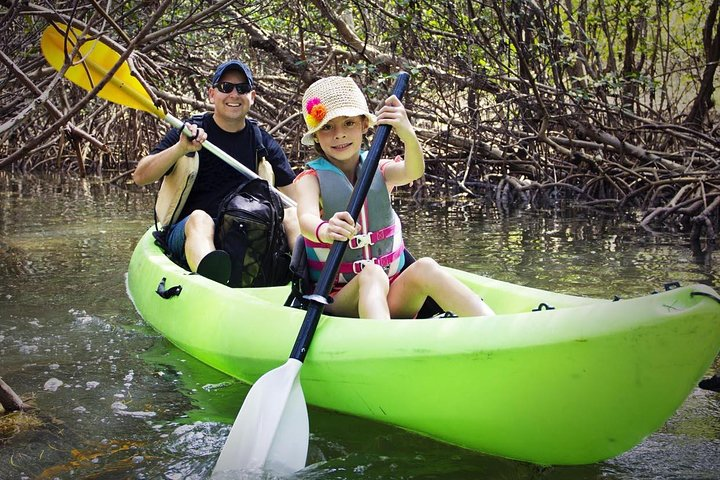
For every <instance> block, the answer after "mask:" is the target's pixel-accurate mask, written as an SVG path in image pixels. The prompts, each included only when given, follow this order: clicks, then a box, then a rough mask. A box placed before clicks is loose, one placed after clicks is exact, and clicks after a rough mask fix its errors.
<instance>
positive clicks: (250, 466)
mask: <svg viewBox="0 0 720 480" xmlns="http://www.w3.org/2000/svg"><path fill="white" fill-rule="evenodd" d="M301 366H302V362H300V361H299V360H296V359H293V358H291V359H289V360H288V361H287V362H286V363H285V364H284V365H282V366H280V367H278V368H276V369H274V370H271V371H269V372H268V373H266V374H265V375H263V376H262V377H260V379H259V380H258V381H257V382H256V383H255V384H254V385H253V386H252V388H251V389H250V391H249V392H248V395H247V397H246V398H245V402H243V405H242V407H241V408H240V412H239V413H238V415H237V418H236V419H235V423H234V424H233V426H232V429H231V430H230V434H229V435H228V437H227V440H226V441H225V445H224V446H223V449H222V451H221V452H220V456H219V457H218V460H217V463H216V464H215V469H214V470H213V473H212V476H213V478H217V477H218V476H220V475H221V476H222V477H227V478H230V477H229V476H227V474H228V473H235V474H241V473H246V474H247V473H249V472H256V473H259V472H261V471H266V472H272V473H275V474H280V475H288V474H291V473H293V472H296V471H298V470H300V469H302V468H304V467H305V460H306V458H307V451H308V442H309V437H310V426H309V422H308V414H307V407H306V405H305V396H304V395H303V392H302V387H301V386H300V376H299V372H300V367H301Z"/></svg>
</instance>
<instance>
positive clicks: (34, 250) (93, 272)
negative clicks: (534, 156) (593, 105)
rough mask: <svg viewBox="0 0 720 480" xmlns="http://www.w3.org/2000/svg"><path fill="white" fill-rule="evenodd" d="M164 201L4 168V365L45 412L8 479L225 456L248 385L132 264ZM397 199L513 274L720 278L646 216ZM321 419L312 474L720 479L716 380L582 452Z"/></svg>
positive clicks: (601, 284)
mask: <svg viewBox="0 0 720 480" xmlns="http://www.w3.org/2000/svg"><path fill="white" fill-rule="evenodd" d="M153 200H154V196H153V194H152V193H148V192H142V191H137V190H135V191H126V190H123V189H120V188H117V187H113V186H108V185H103V184H101V183H99V182H98V181H92V180H87V181H80V180H73V181H70V180H65V181H62V180H60V179H57V178H47V177H30V178H21V177H10V176H7V175H4V174H0V358H2V363H1V364H0V365H1V366H0V375H2V377H3V379H4V380H5V381H6V382H8V383H9V384H10V385H11V386H12V387H13V388H14V389H15V391H16V392H17V393H18V394H20V395H21V396H23V397H24V398H29V402H30V403H32V404H33V405H35V406H36V407H37V408H36V410H35V415H36V416H37V417H38V418H39V419H40V420H41V421H42V422H43V424H42V426H41V427H39V428H35V429H32V430H29V431H20V432H17V433H15V434H14V436H12V437H11V438H9V439H7V440H6V441H5V442H4V443H2V444H0V445H2V447H1V448H0V478H1V479H23V478H27V479H30V478H33V479H34V478H39V479H55V478H57V479H70V478H73V479H75V478H85V479H90V478H92V479H118V478H122V479H158V478H160V479H173V480H174V479H204V478H207V477H208V475H209V473H210V472H211V471H212V468H213V465H214V462H215V459H216V457H217V455H218V454H219V451H220V449H221V447H222V445H223V442H224V439H225V436H226V435H227V433H228V431H229V428H230V424H231V423H232V421H233V419H234V416H235V415H236V413H237V410H238V409H239V407H240V405H241V404H242V401H243V398H244V396H245V394H246V393H247V391H248V389H249V387H248V386H246V385H243V384H241V383H239V382H236V381H234V380H232V379H230V378H228V377H226V376H224V375H222V374H220V373H218V372H215V371H214V370H212V369H210V368H209V367H206V366H205V365H203V364H201V363H199V362H197V361H196V360H194V359H193V358H191V357H189V356H187V355H185V354H184V353H182V352H180V351H179V350H177V349H176V348H174V347H173V346H171V345H169V344H168V343H167V342H166V341H165V340H164V339H163V338H162V337H160V336H159V335H158V334H157V333H156V332H155V331H153V330H152V329H151V328H149V327H148V326H146V325H145V324H144V322H143V321H142V319H141V318H140V317H139V315H138V314H137V313H136V312H135V310H134V309H133V307H132V305H131V303H130V301H129V300H128V298H127V295H126V292H125V285H124V282H125V272H126V271H127V263H128V261H129V258H130V254H131V252H132V249H133V248H134V246H135V242H136V241H137V239H138V238H139V237H140V235H141V234H142V233H143V232H144V231H145V230H146V228H147V226H148V224H149V223H150V221H151V213H150V212H151V206H152V202H153ZM398 210H399V213H400V215H401V217H402V218H403V220H404V230H405V233H406V236H407V245H408V247H409V248H410V249H411V251H413V252H414V253H415V254H416V256H418V255H430V256H433V257H434V258H436V259H438V260H439V261H440V262H441V263H444V264H448V265H452V266H457V267H460V268H463V269H466V270H470V271H473V272H477V273H482V274H487V275H490V276H493V277H496V278H498V279H501V280H506V281H510V282H515V283H520V284H524V285H528V286H532V287H538V288H546V289H552V290H557V291H562V292H565V293H573V294H583V295H591V296H598V297H603V298H612V297H613V296H614V295H620V296H624V297H629V296H634V295H642V294H646V293H648V292H650V291H653V290H656V289H661V288H662V285H663V283H665V282H669V281H679V282H680V283H682V284H688V283H694V282H701V283H706V284H708V285H711V286H713V287H715V288H717V287H718V286H719V285H720V282H719V281H718V275H719V274H720V269H719V268H718V267H717V266H716V265H715V262H714V261H713V258H712V256H711V255H709V254H704V253H702V252H700V251H697V250H693V248H691V245H689V244H688V242H687V240H686V239H685V238H684V237H683V236H682V235H681V234H652V233H649V232H647V231H645V230H642V229H638V228H636V227H635V225H636V224H637V219H635V218H633V217H632V216H630V215H628V216H626V217H623V218H615V217H614V216H604V215H599V214H593V213H591V212H587V211H585V212H582V211H581V212H573V213H572V214H564V215H563V214H561V213H560V212H554V211H546V212H531V211H521V212H515V213H512V214H500V213H499V212H497V211H496V210H494V209H491V208H487V207H483V206H482V205H479V204H477V203H468V202H456V203H452V204H447V203H436V204H429V205H427V206H425V207H423V208H418V207H417V206H415V205H414V204H412V203H410V202H407V201H405V202H399V206H398ZM716 363H717V362H716ZM716 367H720V365H716ZM710 373H711V372H710V371H709V372H708V374H710ZM528 401H532V399H528ZM310 422H311V432H312V433H311V435H312V436H311V442H310V457H311V458H312V459H313V460H314V461H315V462H316V463H314V464H313V465H311V466H310V467H308V468H307V469H306V470H304V471H303V472H301V473H299V474H298V475H297V478H300V479H355V478H364V479H432V478H443V479H445V478H450V479H479V478H492V479H503V478H507V479H531V478H532V479H536V478H543V479H596V478H604V479H636V478H647V479H649V478H663V479H667V478H675V479H685V478H687V479H690V478H692V479H698V478H706V479H710V478H720V394H715V393H712V392H707V391H703V390H699V389H696V390H695V391H694V392H693V393H692V394H691V396H690V397H689V398H688V399H687V401H686V402H685V404H684V405H683V406H682V408H681V409H680V410H679V411H678V412H677V414H676V415H675V416H674V417H672V418H671V419H670V420H669V421H668V422H667V423H666V424H665V425H664V426H663V427H662V428H661V429H660V430H659V431H658V432H656V433H655V434H653V435H651V436H650V437H648V438H647V439H646V440H645V441H644V442H643V443H642V444H640V445H639V446H637V447H636V448H634V449H633V450H631V451H629V452H627V453H625V454H623V455H621V456H619V457H617V458H614V459H612V460H608V461H605V462H602V463H599V464H595V465H586V466H578V467H549V468H541V467H538V466H535V465H530V464H526V463H522V462H515V461H511V460H505V459H500V458H495V457H491V456H487V455H483V454H479V453H475V452H470V451H467V450H463V449H459V448H454V447H451V446H448V445H444V444H442V443H438V442H435V441H433V440H429V439H426V438H423V437H419V436H417V435H414V434H410V433H408V432H405V431H403V430H400V429H397V428H394V427H390V426H386V425H381V424H378V423H374V422H369V421H366V420H361V419H358V418H353V417H348V416H345V415H341V414H337V413H333V412H327V411H323V410H319V409H315V408H312V407H311V408H310Z"/></svg>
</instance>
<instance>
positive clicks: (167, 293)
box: [155, 277, 182, 300]
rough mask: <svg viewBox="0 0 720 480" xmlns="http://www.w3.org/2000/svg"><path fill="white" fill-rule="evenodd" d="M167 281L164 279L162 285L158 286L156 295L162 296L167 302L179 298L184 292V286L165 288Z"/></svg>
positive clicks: (161, 281)
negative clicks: (169, 299)
mask: <svg viewBox="0 0 720 480" xmlns="http://www.w3.org/2000/svg"><path fill="white" fill-rule="evenodd" d="M165 280H166V278H165V277H163V278H162V280H160V283H159V284H158V286H157V290H155V293H157V294H158V295H160V296H161V297H162V298H164V299H165V300H167V299H168V298H172V297H177V296H178V295H180V292H182V285H175V286H174V287H170V288H165Z"/></svg>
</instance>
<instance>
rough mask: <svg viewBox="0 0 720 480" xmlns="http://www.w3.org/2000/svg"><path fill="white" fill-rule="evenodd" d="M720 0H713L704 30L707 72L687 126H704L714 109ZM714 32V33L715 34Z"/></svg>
mask: <svg viewBox="0 0 720 480" xmlns="http://www.w3.org/2000/svg"><path fill="white" fill-rule="evenodd" d="M718 7H720V0H713V2H712V5H710V12H708V16H707V20H706V21H705V28H704V29H703V45H704V47H705V71H704V72H703V76H702V81H701V82H700V91H699V92H698V95H697V97H695V101H694V102H693V105H692V108H691V109H690V113H689V114H688V116H687V118H686V119H685V125H694V126H700V125H702V123H703V121H704V120H705V117H706V116H707V114H708V112H709V111H710V108H712V94H713V92H714V91H715V86H714V84H713V80H714V78H715V71H716V70H717V66H718V61H719V60H720V19H718ZM713 30H714V32H713Z"/></svg>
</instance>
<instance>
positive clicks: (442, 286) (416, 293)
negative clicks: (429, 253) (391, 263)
mask: <svg viewBox="0 0 720 480" xmlns="http://www.w3.org/2000/svg"><path fill="white" fill-rule="evenodd" d="M427 297H432V298H433V299H434V300H435V301H436V302H437V303H438V305H440V306H441V307H442V308H443V309H444V310H449V311H451V312H453V313H455V314H457V315H459V316H461V317H476V316H481V315H495V312H494V311H493V310H492V309H491V308H490V307H489V306H488V305H487V304H486V303H485V302H484V301H483V300H482V299H481V298H480V297H479V296H477V294H476V293H475V292H473V291H472V290H470V289H469V288H468V287H466V286H465V285H464V284H463V283H462V282H460V281H459V280H457V279H456V278H455V277H453V276H452V275H450V274H449V273H448V272H446V271H445V270H443V269H442V268H441V267H440V265H438V264H437V262H436V261H435V260H433V259H432V258H427V257H425V258H420V259H418V260H416V261H415V262H414V263H413V264H412V265H410V266H409V267H407V268H406V269H405V270H404V271H403V272H402V274H400V276H399V277H398V278H397V279H396V280H395V281H394V282H393V283H392V285H391V286H390V291H389V294H388V297H387V298H388V305H389V308H390V314H391V315H392V317H393V318H412V317H413V316H415V314H416V313H417V312H418V310H420V307H422V304H423V303H424V302H425V299H426V298H427Z"/></svg>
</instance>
